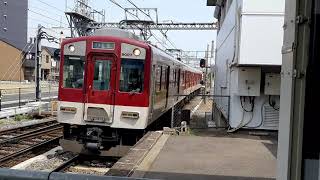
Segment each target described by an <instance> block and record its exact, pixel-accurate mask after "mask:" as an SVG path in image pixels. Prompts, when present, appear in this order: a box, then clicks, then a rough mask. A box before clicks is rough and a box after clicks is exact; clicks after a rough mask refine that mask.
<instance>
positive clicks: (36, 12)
mask: <svg viewBox="0 0 320 180" xmlns="http://www.w3.org/2000/svg"><path fill="white" fill-rule="evenodd" d="M28 11H30V12H32V13H34V14H37V15H40V16H42V17H45V18H47V19H51V20H53V21H56V22H58V23H62V22H60V21H58V20H56V19H53V18H51V17H49V16H46V15H44V14H41V13H38V12H35V11H33V10H31V9H28ZM62 24H64V25H66V26H69V25H68V24H66V23H62Z"/></svg>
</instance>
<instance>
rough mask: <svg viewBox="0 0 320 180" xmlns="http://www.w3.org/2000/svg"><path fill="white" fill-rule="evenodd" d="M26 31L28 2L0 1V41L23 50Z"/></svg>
mask: <svg viewBox="0 0 320 180" xmlns="http://www.w3.org/2000/svg"><path fill="white" fill-rule="evenodd" d="M5 2H6V4H5ZM4 28H6V30H4ZM27 30H28V0H7V1H0V39H4V40H6V41H7V42H8V43H10V44H12V45H14V46H15V47H18V48H19V49H23V47H24V46H25V45H26V42H27Z"/></svg>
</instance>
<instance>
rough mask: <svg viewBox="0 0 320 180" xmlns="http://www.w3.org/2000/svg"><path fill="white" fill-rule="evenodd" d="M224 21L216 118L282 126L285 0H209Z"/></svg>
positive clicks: (219, 43)
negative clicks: (281, 73) (279, 123)
mask: <svg viewBox="0 0 320 180" xmlns="http://www.w3.org/2000/svg"><path fill="white" fill-rule="evenodd" d="M207 3H208V5H209V6H216V8H215V12H214V15H215V18H217V19H218V21H219V27H220V28H219V30H218V34H217V40H216V43H217V45H216V49H217V53H216V62H215V70H214V71H215V87H214V94H215V95H221V96H230V100H228V99H227V98H225V97H223V98H216V108H215V116H214V117H215V120H216V121H217V122H223V121H222V118H224V119H226V120H228V122H229V124H230V126H231V128H232V129H233V130H235V129H239V128H251V129H277V128H278V122H279V99H280V72H281V64H282V54H281V48H282V42H283V24H284V7H285V1H284V0H208V1H207Z"/></svg>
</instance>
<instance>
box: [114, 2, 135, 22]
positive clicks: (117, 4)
mask: <svg viewBox="0 0 320 180" xmlns="http://www.w3.org/2000/svg"><path fill="white" fill-rule="evenodd" d="M109 1H110V2H112V3H113V4H115V5H116V6H118V7H119V8H121V9H123V10H124V11H125V12H127V13H129V14H131V15H132V16H133V17H135V18H136V19H138V20H140V19H139V17H138V16H137V15H136V14H133V13H131V12H129V11H127V10H126V8H124V7H122V6H121V5H120V4H119V3H117V2H115V1H114V0H109Z"/></svg>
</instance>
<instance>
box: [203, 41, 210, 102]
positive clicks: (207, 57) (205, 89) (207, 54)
mask: <svg viewBox="0 0 320 180" xmlns="http://www.w3.org/2000/svg"><path fill="white" fill-rule="evenodd" d="M205 56H206V57H205V60H206V65H205V68H206V72H205V76H204V83H205V84H204V93H205V95H206V94H207V86H208V59H209V44H207V51H206V53H205ZM204 103H206V96H205V97H204Z"/></svg>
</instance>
